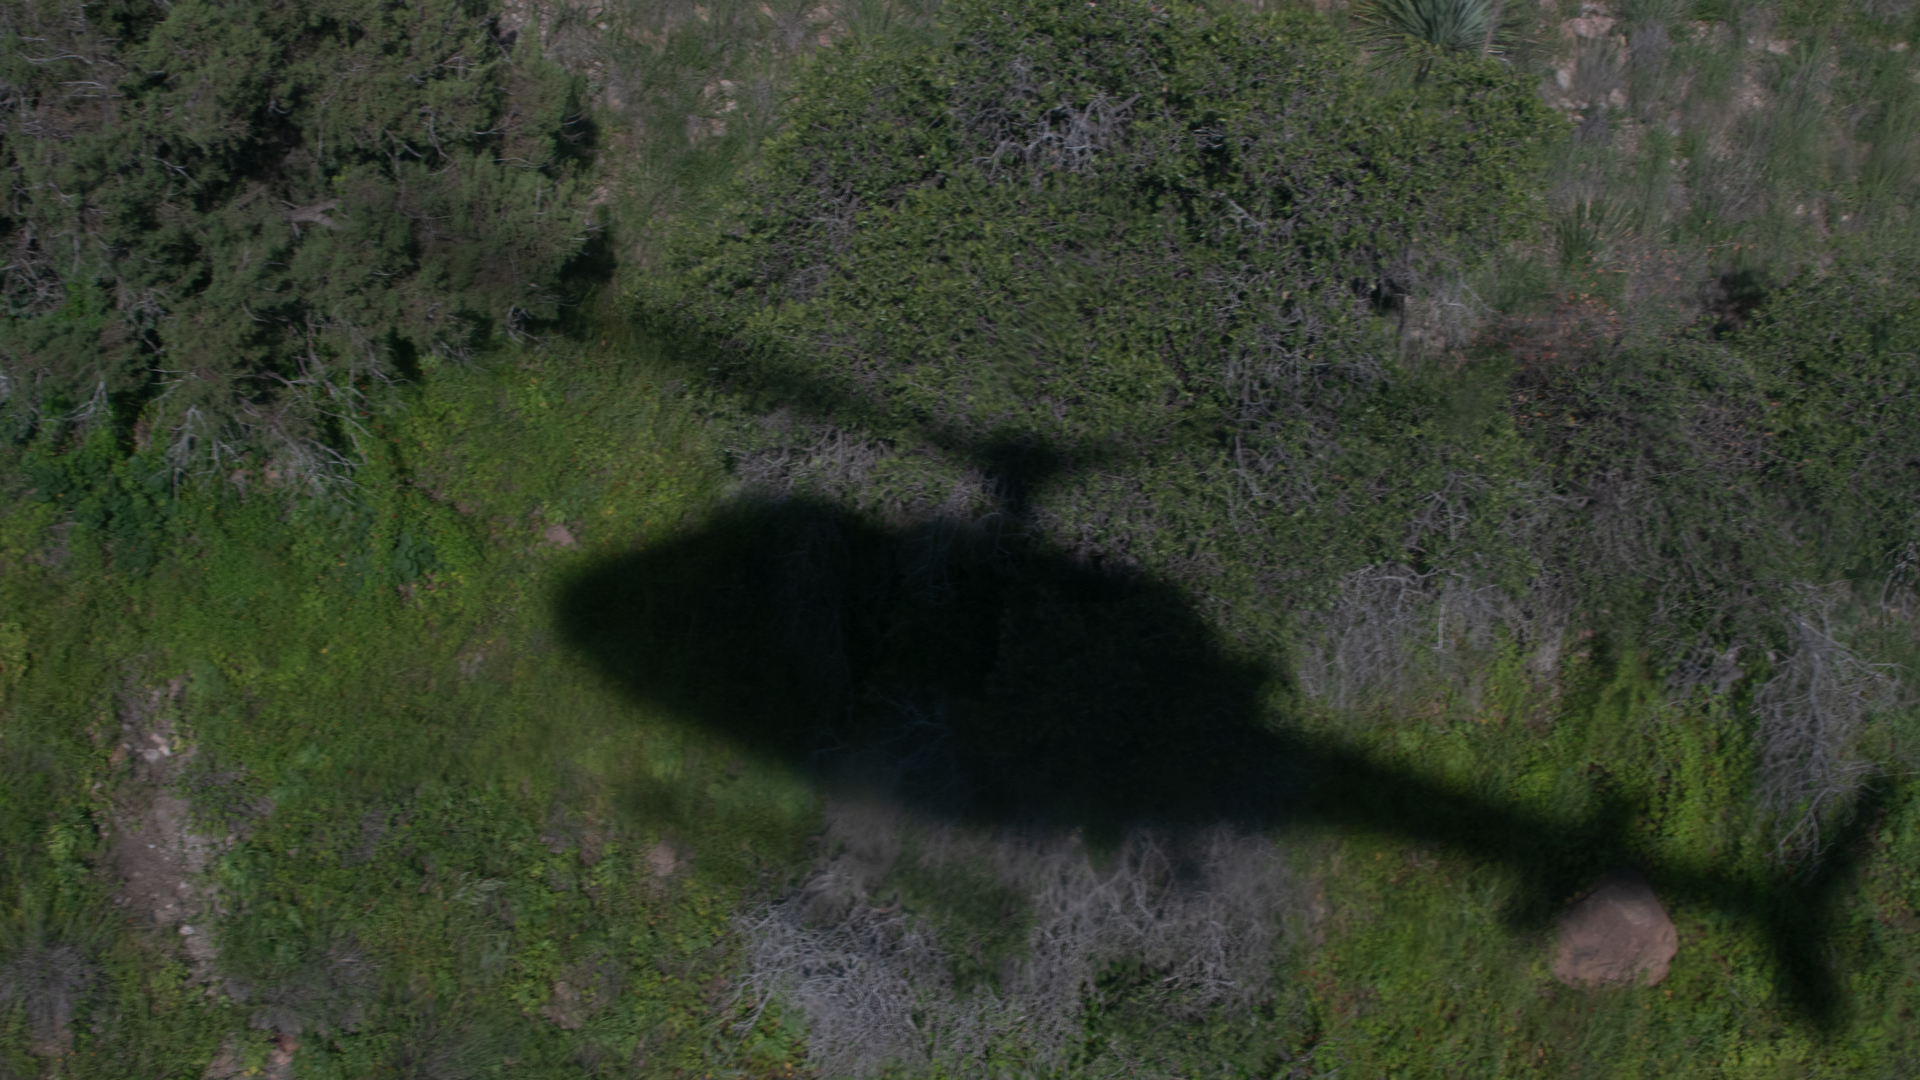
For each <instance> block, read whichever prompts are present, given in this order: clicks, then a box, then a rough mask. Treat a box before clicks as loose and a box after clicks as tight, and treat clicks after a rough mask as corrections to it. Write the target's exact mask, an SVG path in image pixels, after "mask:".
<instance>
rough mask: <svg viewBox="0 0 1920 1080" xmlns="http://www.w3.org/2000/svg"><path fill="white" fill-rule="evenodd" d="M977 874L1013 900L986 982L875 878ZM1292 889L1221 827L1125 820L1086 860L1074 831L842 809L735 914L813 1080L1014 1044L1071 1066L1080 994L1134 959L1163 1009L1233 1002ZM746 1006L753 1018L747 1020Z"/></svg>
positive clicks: (952, 937) (968, 1063) (1272, 856)
mask: <svg viewBox="0 0 1920 1080" xmlns="http://www.w3.org/2000/svg"><path fill="white" fill-rule="evenodd" d="M960 867H964V868H969V869H971V870H972V871H973V872H976V873H977V872H980V871H982V870H984V871H985V872H986V873H987V874H989V875H991V878H992V880H993V881H994V883H996V884H997V885H998V886H999V887H1000V888H1001V889H1003V890H1005V892H1006V893H1007V894H1008V895H1009V897H1010V898H1011V899H1012V901H1013V902H1012V903H1011V904H1010V905H1009V915H1008V918H1009V920H1010V921H1012V922H1014V923H1016V924H1017V925H1021V926H1024V928H1025V934H1024V940H1022V941H1021V942H1020V945H1019V947H1018V948H1017V949H1015V950H1013V951H1012V952H1011V955H1009V956H1008V957H1007V958H1006V959H1005V961H1004V963H1002V964H1001V965H1000V970H999V971H997V972H995V973H993V974H992V976H991V977H989V978H985V979H976V980H965V979H961V978H958V977H956V970H955V968H956V965H955V959H956V955H957V954H958V953H960V952H962V951H964V950H965V949H966V947H967V943H966V942H965V941H962V940H956V939H957V938H958V937H960V936H961V935H958V934H955V933H953V932H951V931H948V932H946V933H943V932H942V930H940V929H937V928H936V927H935V925H934V924H933V921H932V920H930V919H928V918H925V917H922V916H921V915H919V914H918V913H916V912H915V911H914V910H913V908H912V905H911V904H910V903H903V902H902V901H901V899H900V898H899V897H898V896H897V895H892V894H890V893H889V891H888V889H887V887H886V886H887V883H888V880H889V878H890V877H891V876H892V875H893V874H894V873H896V872H897V871H898V870H900V869H903V868H904V869H908V870H917V871H921V872H926V871H933V872H936V873H937V872H939V871H941V870H943V869H946V870H951V869H953V868H960ZM1296 895H1297V889H1296V887H1295V883H1294V882H1293V880H1292V878H1291V876H1290V874H1289V873H1288V870H1287V867H1286V865H1285V861H1284V859H1283V857H1282V854H1281V852H1280V851H1279V850H1278V849H1277V848H1276V847H1275V846H1274V845H1273V844H1272V843H1271V842H1269V841H1267V840H1265V839H1263V838H1261V837H1257V836H1249V835H1245V834H1242V833H1238V832H1235V831H1233V830H1231V829H1229V828H1227V827H1225V826H1216V827H1213V828H1210V829H1206V830H1202V831H1199V832H1196V833H1190V834H1187V835H1184V836H1176V835H1173V834H1170V833H1165V832H1159V831H1152V830H1145V829H1136V830H1134V831H1132V832H1130V833H1129V834H1128V835H1127V836H1126V837H1125V838H1124V840H1123V841H1122V842H1121V844H1120V846H1119V849H1118V851H1117V852H1115V853H1113V854H1111V855H1108V856H1106V857H1104V858H1096V857H1095V856H1093V855H1092V854H1090V853H1089V852H1088V850H1087V848H1086V846H1085V845H1084V844H1083V843H1082V842H1081V840H1080V837H1079V835H1078V833H1077V831H1076V832H1075V833H1072V834H1060V833H1058V832H1054V833H1044V832H1038V831H1033V832H1024V833H1023V832H1020V831H1018V830H1012V829H1002V830H999V831H998V832H996V833H994V834H991V835H987V834H980V833H974V832H969V831H967V830H965V829H962V828H960V827H957V826H952V825H945V824H933V823H927V822H910V821H908V820H906V818H905V816H904V814H902V813H901V812H899V811H896V810H888V809H881V808H879V807H876V806H874V805H870V804H869V805H862V804H854V803H846V804H840V805H836V806H835V807H833V808H832V809H831V810H830V811H829V815H828V832H827V850H826V857H825V858H823V859H822V860H821V862H820V864H819V865H818V867H817V868H816V870H815V872H814V874H813V876H812V877H811V879H809V880H808V881H807V882H806V883H805V884H803V885H802V887H801V888H799V889H797V890H795V891H794V892H792V893H790V894H789V895H786V896H784V897H780V898H778V899H775V900H773V901H772V902H770V903H768V904H766V905H765V906H763V907H761V908H760V909H758V910H757V911H753V912H750V913H748V914H746V915H743V916H742V917H741V918H740V919H739V920H738V925H739V927H740V929H741V931H742V932H743V934H744V935H745V937H746V938H747V940H748V942H749V945H748V972H747V976H746V978H745V980H744V992H745V993H747V994H749V995H751V996H752V998H753V1000H754V1001H755V1003H756V1004H757V1005H758V1006H759V1007H760V1009H761V1010H764V1009H765V1008H766V1006H767V1005H768V1004H770V1003H771V1002H772V1001H774V1000H775V999H780V1000H781V1001H783V1002H784V1003H785V1004H786V1005H787V1006H788V1007H789V1008H792V1009H795V1010H797V1011H798V1012H799V1013H800V1014H801V1015H802V1016H803V1017H804V1018H805V1020H806V1024H807V1029H808V1044H809V1050H810V1053H811V1058H812V1064H813V1065H814V1067H815V1068H817V1069H819V1071H820V1072H821V1074H822V1075H825V1076H866V1075H872V1074H874V1073H876V1072H879V1071H880V1070H882V1069H883V1068H885V1067H887V1066H889V1065H904V1066H907V1067H909V1068H927V1067H938V1066H945V1067H947V1068H952V1069H957V1070H958V1071H960V1072H962V1073H966V1072H970V1071H973V1070H977V1069H978V1068H979V1067H981V1066H984V1065H986V1064H987V1063H988V1059H989V1057H990V1055H995V1054H996V1053H997V1054H1006V1053H1007V1052H1008V1051H1009V1050H1011V1051H1013V1053H1015V1054H1017V1055H1018V1056H1021V1057H1023V1058H1026V1059H1027V1060H1028V1061H1029V1062H1030V1063H1032V1064H1034V1065H1036V1066H1039V1067H1041V1068H1043V1069H1051V1068H1058V1067H1060V1066H1062V1065H1065V1064H1066V1063H1067V1062H1066V1055H1067V1053H1068V1051H1069V1050H1070V1049H1071V1047H1072V1045H1073V1044H1074V1043H1075V1041H1076V1040H1077V1039H1078V1038H1079V1037H1080V1036H1081V1035H1082V1030H1081V1024H1082V1019H1083V1013H1084V1010H1085V1007H1086V1001H1087V997H1088V994H1089V992H1090V991H1091V990H1092V988H1093V987H1094V985H1095V981H1096V980H1097V979H1098V978H1099V976H1100V975H1101V974H1102V973H1103V972H1104V971H1106V970H1108V969H1110V968H1112V967H1113V966H1114V965H1119V964H1134V965H1139V966H1140V967H1141V968H1143V969H1144V970H1145V971H1147V972H1149V973H1151V977H1152V978H1153V979H1154V980H1155V987H1154V990H1155V992H1156V993H1157V995H1158V1000H1157V1004H1158V1005H1159V1006H1160V1007H1161V1008H1162V1009H1163V1010H1165V1011H1167V1012H1169V1013H1170V1014H1172V1015H1186V1016H1193V1017H1197V1016H1199V1015H1201V1014H1203V1013H1205V1012H1208V1011H1211V1010H1215V1009H1220V1008H1229V1009H1231V1008H1233V1007H1235V1006H1244V1005H1249V1004H1252V1003H1254V1002H1255V1001H1257V1000H1259V999H1260V998H1261V997H1262V996H1263V994H1264V993H1265V992H1266V991H1267V990H1268V984H1269V980H1270V978H1271V975H1272V971H1273V965H1274V962H1275V960H1276V958H1277V955H1278V950H1279V948H1280V946H1281V945H1282V944H1283V942H1284V939H1285V937H1286V936H1287V931H1288V929H1289V926H1288V925H1287V924H1288V921H1289V919H1290V917H1291V913H1292V912H1294V911H1297V910H1299V906H1298V905H1297V904H1295V903H1294V902H1293V901H1294V900H1295V898H1296ZM758 1017H759V1011H758V1010H756V1012H755V1014H754V1020H755V1021H757V1020H758Z"/></svg>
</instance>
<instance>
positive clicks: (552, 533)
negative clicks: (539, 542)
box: [541, 525, 578, 548]
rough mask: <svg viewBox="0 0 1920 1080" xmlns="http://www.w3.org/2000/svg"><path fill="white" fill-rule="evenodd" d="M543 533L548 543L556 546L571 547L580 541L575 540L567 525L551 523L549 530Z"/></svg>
mask: <svg viewBox="0 0 1920 1080" xmlns="http://www.w3.org/2000/svg"><path fill="white" fill-rule="evenodd" d="M541 535H542V536H544V537H545V538H546V541H547V543H549V544H552V545H554V546H556V547H563V548H570V547H575V546H577V543H578V542H577V541H575V540H574V538H573V534H572V533H571V532H568V531H567V527H566V526H565V525H549V526H547V531H546V532H545V533H542V534H541Z"/></svg>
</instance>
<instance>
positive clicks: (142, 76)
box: [0, 0, 591, 475]
mask: <svg viewBox="0 0 1920 1080" xmlns="http://www.w3.org/2000/svg"><path fill="white" fill-rule="evenodd" d="M0 41H4V47H0V56H3V57H4V59H0V69H3V70H0V79H4V80H5V82H6V83H7V85H8V87H9V90H8V97H7V100H6V107H5V109H4V110H0V159H4V161H5V167H6V170H7V175H8V177H9V180H8V184H9V187H8V190H9V193H10V194H9V197H8V202H7V209H6V211H5V213H4V214H0V245H4V247H5V248H6V250H7V266H6V269H5V270H4V272H0V293H4V295H5V296H6V298H7V314H6V316H5V317H4V318H0V411H4V413H5V415H6V423H7V425H8V427H9V428H10V431H9V433H10V434H11V435H13V436H14V437H15V438H20V437H23V436H25V435H27V434H30V433H32V432H34V431H37V430H49V431H53V432H57V431H59V430H60V429H62V428H63V427H64V426H66V425H69V424H79V425H80V426H83V427H85V426H90V425H94V424H102V423H110V424H111V426H113V427H115V428H116V429H117V430H119V431H120V432H121V433H122V434H123V435H127V436H130V437H131V440H132V443H133V445H134V447H135V448H136V449H138V450H142V451H146V450H152V451H154V452H158V453H164V454H165V455H166V458H167V461H168V463H169V464H170V465H171V466H172V467H173V468H174V469H176V470H179V469H185V468H195V469H198V468H203V467H209V466H222V465H223V464H224V465H225V467H227V468H231V464H232V458H233V457H234V456H235V455H236V454H238V453H241V452H243V451H246V450H248V449H256V450H266V451H268V452H269V454H270V456H273V457H276V458H278V459H279V464H280V466H281V468H282V469H283V470H291V471H296V472H301V473H305V474H309V475H311V474H315V473H323V472H326V471H328V470H330V469H333V468H337V467H338V466H340V465H342V464H345V463H347V462H348V461H350V460H351V459H352V458H353V457H354V456H355V455H356V452H357V450H358V446H359V439H360V437H361V434H362V429H361V426H360V425H361V419H360V418H361V416H362V415H363V413H364V412H365V410H366V408H367V407H368V405H369V403H370V402H371V401H372V400H374V399H375V398H377V396H378V395H377V391H378V389H379V387H380V385H381V384H383V383H386V382H390V381H392V380H395V379H401V378H407V377H411V376H414V375H417V374H418V371H419V368H420V366H421V365H422V364H426V363H429V362H431V361H432V360H433V359H434V358H436V357H438V358H441V359H458V358H464V357H468V356H471V355H472V354H473V353H474V351H475V350H476V349H479V348H482V347H484V346H485V345H486V344H487V343H488V342H490V341H492V340H494V339H495V338H496V337H498V336H501V335H508V336H511V335H515V334H519V333H523V332H525V331H527V330H530V329H535V328H538V327H539V326H541V325H546V324H552V323H553V322H554V321H555V320H557V319H558V318H559V317H560V315H561V305H562V303H563V302H564V300H565V298H566V295H567V292H568V289H569V286H568V283H567V278H568V275H569V270H568V267H569V263H570V260H574V259H575V258H576V256H578V255H579V254H580V253H581V251H582V243H583V242H584V240H585V239H586V238H587V236H588V234H589V233H590V232H591V228H590V225H589V222H588V221H587V220H586V219H585V217H584V216H583V213H584V211H583V206H582V203H581V195H580V181H579V177H580V173H581V167H582V164H583V163H584V161H585V160H586V156H587V153H588V151H589V149H590V138H589V136H590V131H589V129H587V128H586V127H584V126H582V124H581V122H580V121H581V116H580V109H581V104H580V102H579V100H578V84H577V82H576V80H575V79H573V78H572V77H570V76H568V75H566V74H564V73H563V72H561V71H560V70H558V69H557V68H555V67H553V66H552V65H550V64H546V63H543V62H541V61H539V60H536V59H532V58H528V57H516V56H514V55H513V54H511V53H510V52H509V51H508V49H507V48H506V46H505V45H503V44H502V43H501V42H500V41H498V40H496V39H495V37H494V36H493V23H492V21H491V17H490V15H489V14H488V12H487V11H486V9H485V8H484V7H483V6H481V5H478V4H475V3H473V2H471V0H433V2H432V3H428V4H425V5H418V6H395V5H392V4H387V3H383V2H378V0H313V2H299V3H292V4H275V5H268V6H262V5H257V4H227V3H220V2H217V0H187V2H183V3H177V4H173V5H168V6H164V7H155V6H141V5H134V4H113V5H108V6H106V7H105V8H104V9H102V8H92V9H88V10H87V11H86V12H85V13H83V14H80V15H73V14H72V13H71V12H69V11H68V10H67V5H64V4H57V3H52V2H36V3H29V4H21V5H14V6H13V8H12V9H11V10H10V11H9V13H8V14H7V15H6V16H5V18H4V20H0Z"/></svg>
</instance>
